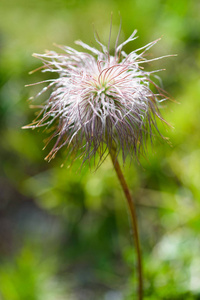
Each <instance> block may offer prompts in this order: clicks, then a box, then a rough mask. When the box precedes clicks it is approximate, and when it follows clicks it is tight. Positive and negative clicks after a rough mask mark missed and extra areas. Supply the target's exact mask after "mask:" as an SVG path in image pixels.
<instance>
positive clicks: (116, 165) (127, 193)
mask: <svg viewBox="0 0 200 300" xmlns="http://www.w3.org/2000/svg"><path fill="white" fill-rule="evenodd" d="M110 156H111V159H112V163H113V166H114V168H115V171H116V173H117V177H118V179H119V181H120V184H121V187H122V189H123V191H124V194H125V197H126V200H127V202H128V208H129V211H130V215H131V221H132V229H133V235H134V239H135V248H136V255H137V273H138V300H142V299H143V275H142V254H141V250H140V240H139V234H138V225H137V218H136V212H135V206H134V203H133V200H132V197H131V194H130V191H129V188H128V185H127V183H126V181H125V178H124V175H123V173H122V170H121V168H120V165H119V162H118V160H117V155H116V151H115V150H114V149H112V150H111V151H110Z"/></svg>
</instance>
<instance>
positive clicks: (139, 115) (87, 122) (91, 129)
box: [25, 30, 166, 161]
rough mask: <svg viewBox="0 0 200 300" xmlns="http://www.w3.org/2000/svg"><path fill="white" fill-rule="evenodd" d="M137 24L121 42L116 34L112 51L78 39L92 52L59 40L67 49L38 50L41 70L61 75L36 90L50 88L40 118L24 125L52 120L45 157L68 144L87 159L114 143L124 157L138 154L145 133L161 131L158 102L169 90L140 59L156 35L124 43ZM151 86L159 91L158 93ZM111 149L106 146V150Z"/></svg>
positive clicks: (51, 155) (146, 134) (79, 43)
mask: <svg viewBox="0 0 200 300" xmlns="http://www.w3.org/2000/svg"><path fill="white" fill-rule="evenodd" d="M135 34H136V30H135V31H134V32H133V34H132V35H131V36H130V37H129V38H128V39H127V40H126V41H125V42H124V43H122V44H121V45H119V46H118V45H117V44H118V38H119V36H118V38H117V41H116V45H115V52H114V55H113V56H111V55H110V54H109V49H108V48H109V46H108V47H106V46H104V45H103V44H101V43H100V41H99V40H97V42H98V43H99V44H100V47H101V51H99V50H97V49H95V48H93V47H90V46H88V45H87V44H85V43H83V42H81V41H77V42H76V44H78V45H80V46H82V47H83V48H84V49H86V50H87V51H88V52H89V53H90V54H89V53H86V52H79V51H76V50H74V49H72V48H70V47H66V46H58V47H59V48H61V49H62V50H63V54H59V53H57V52H54V51H48V52H46V53H45V54H34V56H35V57H37V58H39V59H40V60H41V61H42V62H43V66H42V67H41V69H42V72H54V73H57V74H58V78H57V79H52V80H47V81H45V82H46V83H47V86H46V87H45V88H43V89H42V91H41V92H40V93H39V94H38V95H37V96H39V95H41V94H42V93H43V92H45V91H46V90H47V89H51V94H50V97H49V99H48V100H47V101H46V102H45V104H44V106H43V109H42V111H41V113H40V114H39V115H38V117H37V118H36V120H35V121H34V122H33V123H32V124H30V125H28V126H25V128H38V127H41V126H48V127H49V126H52V127H53V130H54V132H53V135H52V136H51V137H50V140H51V139H53V138H54V139H56V141H55V145H54V147H53V149H52V150H51V151H50V153H49V155H48V156H47V158H46V159H48V160H50V159H51V158H53V157H54V156H55V154H56V153H57V151H58V150H59V149H60V148H61V147H63V146H65V145H66V146H67V147H68V149H69V151H68V153H70V154H72V153H74V154H75V157H77V156H78V155H81V157H83V161H85V160H87V159H89V160H90V159H91V158H92V157H95V155H96V153H98V154H99V157H100V161H101V159H102V158H103V157H104V155H105V154H106V153H108V152H109V151H110V150H111V148H112V147H114V148H115V150H116V151H117V153H119V152H120V151H121V153H122V157H123V161H125V159H126V156H127V154H130V155H131V156H132V157H133V156H137V155H138V153H139V152H140V150H141V149H143V146H144V144H145V143H144V142H145V140H146V137H147V136H149V135H150V136H151V135H152V133H153V131H158V129H157V126H156V118H159V119H161V120H163V119H162V118H161V116H160V113H159V111H158V107H157V104H158V102H159V101H163V100H164V99H165V98H166V96H165V95H163V92H161V89H160V88H159V87H158V86H157V85H156V84H155V83H154V82H153V81H152V80H151V79H150V77H151V74H152V73H154V72H157V71H158V70H157V71H153V72H147V71H145V70H144V69H143V68H142V67H141V64H143V63H146V62H149V61H152V60H156V59H159V58H155V59H151V60H146V59H145V58H144V53H145V52H146V51H147V50H148V49H149V48H151V47H152V46H153V45H154V44H155V43H156V42H157V41H158V40H156V41H154V42H151V43H149V44H148V45H146V46H144V47H142V48H140V49H137V50H135V51H132V52H131V53H130V54H126V53H125V52H124V51H123V50H122V48H123V46H124V45H125V44H127V43H128V42H131V41H133V40H134V39H135V38H136V37H135ZM150 84H151V86H152V87H153V86H154V88H155V90H156V91H157V92H156V93H154V92H153V91H152V90H151V89H150ZM107 150H108V151H107Z"/></svg>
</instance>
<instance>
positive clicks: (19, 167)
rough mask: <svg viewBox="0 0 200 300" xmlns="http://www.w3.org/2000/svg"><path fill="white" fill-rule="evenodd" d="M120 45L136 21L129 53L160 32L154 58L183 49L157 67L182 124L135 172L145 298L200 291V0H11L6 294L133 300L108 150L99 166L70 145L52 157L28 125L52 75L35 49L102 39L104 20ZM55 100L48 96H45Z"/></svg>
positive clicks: (5, 125) (122, 215)
mask: <svg viewBox="0 0 200 300" xmlns="http://www.w3.org/2000/svg"><path fill="white" fill-rule="evenodd" d="M111 11H112V12H113V28H112V39H111V44H112V43H113V45H114V40H115V38H116V36H117V32H118V29H119V23H120V17H119V15H118V11H120V14H121V18H122V33H121V40H123V39H124V38H127V37H128V36H129V35H130V34H131V33H132V31H133V30H134V29H135V28H137V29H138V35H139V39H137V40H136V41H134V42H133V43H132V44H130V45H127V47H126V49H125V50H126V51H127V52H129V51H131V50H132V49H133V48H138V47H140V46H143V45H144V44H146V43H148V42H150V41H152V40H154V39H156V38H159V37H160V36H162V35H163V37H162V40H161V41H160V42H159V43H158V44H157V45H156V46H155V47H154V48H152V49H151V51H150V53H149V54H148V55H150V56H152V57H155V56H162V55H165V54H178V56H177V57H171V58H167V59H163V60H162V61H158V62H155V63H154V64H153V63H152V65H149V66H148V68H149V69H155V68H159V69H161V68H166V71H163V72H162V74H160V76H161V77H162V79H163V86H164V88H165V89H166V90H167V91H168V92H169V94H170V95H172V96H173V98H174V99H175V100H176V101H177V102H178V103H174V102H168V103H165V104H163V110H162V113H163V116H164V117H165V118H166V119H167V120H168V121H169V123H171V124H172V126H173V127H174V129H172V128H168V127H167V126H163V125H161V124H159V125H160V130H161V132H162V133H163V134H164V135H167V136H168V137H169V139H170V143H171V145H170V144H169V143H165V142H164V141H160V140H157V139H155V143H154V147H153V150H151V147H150V148H149V149H150V150H149V152H148V160H145V159H143V158H141V165H138V163H137V162H132V164H131V165H130V166H129V165H128V164H127V166H126V167H125V169H124V172H125V175H126V178H127V180H128V183H129V186H130V188H131V191H132V194H133V196H134V200H135V202H136V204H137V212H138V219H139V228H140V235H141V243H142V251H143V257H144V276H145V299H148V300H150V299H151V300H154V299H155V300H157V299H166V300H167V299H168V300H175V299H176V300H178V299H180V300H182V299H199V298H200V239H199V234H200V188H199V186H200V139H199V132H200V121H199V115H200V77H199V74H200V73H199V69H200V47H199V45H200V18H199V11H200V2H199V0H193V1H189V0H177V1H175V0H173V1H172V0H166V1H162V0H150V1H143V0H128V1H119V0H102V1H96V0H95V1H93V0H85V1H83V0H82V1H81V0H57V1H56V0H49V1H45V0H35V1H27V0H18V1H15V0H1V3H0V14H1V18H0V66H1V67H0V135H1V143H0V144H1V148H0V190H1V192H0V198H1V200H0V235H1V237H0V240H1V242H0V299H2V300H27V299H28V300H40V299H42V300H50V299H57V300H59V299H70V300H85V299H87V300H90V299H91V300H98V299H104V300H113V299H114V300H122V299H127V300H128V299H133V298H134V296H133V295H134V293H135V283H136V276H135V270H134V271H133V267H134V261H135V256H134V253H133V250H132V247H133V240H132V237H131V234H130V231H129V228H130V226H129V220H128V215H127V209H126V205H125V201H124V199H123V194H122V192H121V188H120V186H119V183H118V181H117V178H116V176H115V174H114V171H113V167H112V165H111V162H110V160H109V158H108V159H107V160H106V161H105V162H104V163H103V164H102V166H101V167H100V168H99V169H98V170H97V171H96V172H95V170H94V169H92V168H91V170H89V168H88V167H87V166H84V167H83V168H82V169H80V166H81V160H80V161H76V163H75V164H74V165H73V166H72V168H68V166H69V165H70V160H69V161H66V162H65V165H64V167H63V168H61V167H60V165H61V164H62V163H63V161H64V160H65V153H60V154H58V156H57V158H56V159H55V160H54V161H52V162H50V163H49V164H48V163H47V162H45V161H44V160H43V158H44V157H45V155H46V154H47V153H48V150H50V149H45V150H44V151H42V150H41V149H42V147H43V145H44V143H43V140H44V139H45V138H46V137H47V134H46V133H44V132H42V131H40V132H37V131H25V130H21V126H23V125H26V124H28V123H30V122H31V120H32V119H33V118H34V113H35V111H34V110H30V109H29V107H28V106H29V103H28V102H27V101H26V99H28V98H29V97H30V96H33V95H35V94H36V92H37V91H38V88H39V87H37V86H35V87H29V88H24V85H25V84H29V83H32V82H37V81H40V80H44V79H46V78H49V76H50V75H49V74H41V73H40V72H36V73H34V74H33V75H31V76H29V75H28V72H29V71H30V70H33V69H34V68H37V67H39V66H40V63H39V62H38V61H37V60H36V59H35V58H33V57H31V54H32V53H33V52H38V53H43V51H44V50H45V49H53V48H54V46H53V45H52V44H53V43H54V42H55V43H57V44H66V45H69V46H73V47H74V45H73V41H74V40H76V39H81V40H83V41H84V42H86V43H89V44H95V41H94V37H93V25H92V24H93V23H94V25H95V29H96V30H97V31H98V34H99V36H100V37H101V39H102V41H103V42H105V43H106V42H107V40H108V35H109V26H110V14H111ZM43 100H44V99H43ZM41 101H42V99H41Z"/></svg>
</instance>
